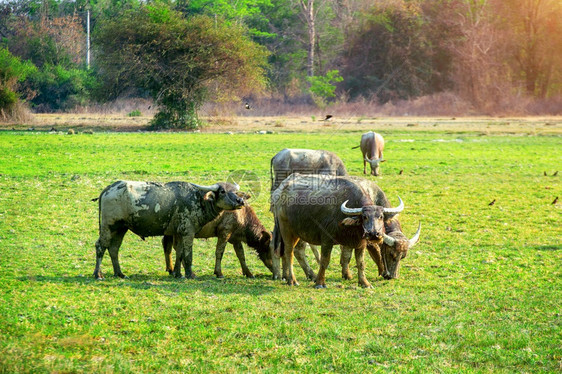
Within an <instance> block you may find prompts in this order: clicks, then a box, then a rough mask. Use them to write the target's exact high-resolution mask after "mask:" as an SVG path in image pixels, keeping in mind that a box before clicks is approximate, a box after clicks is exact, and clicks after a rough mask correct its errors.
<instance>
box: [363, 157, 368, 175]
mask: <svg viewBox="0 0 562 374" xmlns="http://www.w3.org/2000/svg"><path fill="white" fill-rule="evenodd" d="M366 166H367V161H365V155H363V174H367V169H366Z"/></svg>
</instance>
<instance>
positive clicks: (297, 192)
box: [272, 173, 403, 288]
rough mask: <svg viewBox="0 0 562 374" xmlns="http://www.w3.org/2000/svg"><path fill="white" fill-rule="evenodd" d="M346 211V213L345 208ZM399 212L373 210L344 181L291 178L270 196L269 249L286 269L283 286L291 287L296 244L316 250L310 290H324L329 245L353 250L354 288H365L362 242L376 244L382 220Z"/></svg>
mask: <svg viewBox="0 0 562 374" xmlns="http://www.w3.org/2000/svg"><path fill="white" fill-rule="evenodd" d="M350 207H351V208H350ZM402 208H403V204H401V206H400V207H399V208H383V207H381V206H376V205H375V204H374V203H373V201H372V200H371V198H370V197H369V195H368V194H367V193H366V192H365V191H364V190H363V188H361V186H360V185H359V184H358V183H356V182H354V181H353V180H352V179H351V178H348V177H334V176H329V175H301V174H298V173H294V174H293V175H292V176H291V177H290V178H287V179H286V180H284V181H283V182H282V183H281V184H280V185H279V187H278V188H277V189H276V190H275V191H274V192H273V194H272V211H273V214H274V218H275V228H274V230H273V248H274V250H275V251H276V253H277V254H278V255H283V256H284V260H285V262H286V264H287V268H288V274H287V283H288V284H289V285H296V284H297V281H296V279H295V275H294V272H293V252H294V247H295V245H296V244H297V242H298V241H299V240H303V241H306V242H308V243H311V244H316V245H321V246H322V256H321V260H320V269H319V271H318V275H317V277H316V288H325V287H326V280H325V273H326V269H327V267H328V265H329V263H330V256H331V252H332V247H333V245H334V244H340V245H344V246H346V247H350V248H353V249H355V258H356V261H357V268H358V279H359V284H360V285H361V286H363V287H370V284H369V282H368V281H367V279H366V278H365V274H364V269H365V264H364V261H363V257H364V250H365V247H366V246H367V243H368V242H372V243H374V244H377V243H382V240H383V237H384V223H383V222H384V220H385V219H390V218H391V217H392V216H394V215H396V214H398V213H399V212H400V211H401V210H402Z"/></svg>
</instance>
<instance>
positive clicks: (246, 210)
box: [162, 197, 274, 278]
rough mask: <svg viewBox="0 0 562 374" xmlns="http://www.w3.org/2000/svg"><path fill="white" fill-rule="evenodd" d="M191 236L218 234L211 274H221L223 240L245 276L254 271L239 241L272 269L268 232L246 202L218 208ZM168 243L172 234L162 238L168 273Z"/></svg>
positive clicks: (203, 237) (224, 246) (170, 255)
mask: <svg viewBox="0 0 562 374" xmlns="http://www.w3.org/2000/svg"><path fill="white" fill-rule="evenodd" d="M245 198H248V197H245ZM195 237H196V238H202V239H207V238H215V237H216V238H218V240H217V247H216V251H215V275H216V276H217V277H218V278H223V274H222V268H221V262H222V256H223V254H224V250H225V248H226V243H227V242H228V243H230V244H232V245H233V246H234V251H235V252H236V256H237V257H238V260H239V261H240V266H241V267H242V273H243V274H244V275H245V276H246V277H248V278H253V277H254V275H253V274H252V272H251V271H250V269H248V266H247V265H246V257H245V256H244V247H243V246H242V242H244V243H246V244H248V246H250V247H252V248H254V249H255V250H256V252H257V254H258V257H259V258H260V260H262V262H263V263H264V264H265V266H266V267H267V268H268V269H269V270H271V272H272V273H274V269H273V261H272V257H271V249H270V242H271V233H270V232H269V231H267V229H266V228H265V227H264V226H263V225H262V223H261V222H260V220H259V219H258V217H257V216H256V213H255V212H254V209H252V207H251V206H249V205H248V204H246V205H244V206H243V207H242V208H241V209H238V210H232V211H227V210H225V211H223V212H221V213H220V214H219V215H218V216H217V217H216V218H215V219H214V220H212V221H211V222H209V223H207V224H206V225H205V226H203V228H202V229H201V231H199V232H198V233H197V234H195ZM172 243H173V237H172V236H164V237H163V238H162V245H163V247H164V257H165V259H166V270H167V271H168V272H169V273H170V274H172V272H173V267H172Z"/></svg>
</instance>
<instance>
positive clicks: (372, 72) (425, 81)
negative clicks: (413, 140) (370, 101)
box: [342, 0, 434, 102]
mask: <svg viewBox="0 0 562 374" xmlns="http://www.w3.org/2000/svg"><path fill="white" fill-rule="evenodd" d="M350 35H351V39H349V40H347V43H346V45H347V50H346V51H345V54H344V56H343V58H342V62H343V65H344V68H343V69H342V75H343V76H344V78H345V82H346V84H345V86H344V87H345V89H346V90H348V91H349V93H350V96H351V97H358V96H371V97H376V98H377V99H378V100H379V101H381V102H387V101H389V100H394V99H408V98H410V97H416V96H419V95H422V94H425V93H428V90H429V87H430V85H429V82H430V81H431V80H432V77H433V74H434V70H433V67H432V54H433V48H432V45H431V44H430V43H429V40H428V39H427V37H426V34H425V23H424V17H423V14H422V12H421V8H420V7H419V4H418V2H416V1H405V0H396V1H388V2H385V3H383V4H379V5H375V6H373V7H372V8H371V9H369V10H367V11H365V12H364V14H363V16H362V18H361V19H360V22H359V24H358V25H357V26H356V28H355V30H354V32H352V33H351V34H350Z"/></svg>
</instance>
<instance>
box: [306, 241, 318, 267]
mask: <svg viewBox="0 0 562 374" xmlns="http://www.w3.org/2000/svg"><path fill="white" fill-rule="evenodd" d="M308 245H309V246H310V249H311V250H312V254H314V258H316V263H318V264H319V263H320V253H318V249H316V246H315V245H313V244H310V243H309V244H308Z"/></svg>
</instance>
